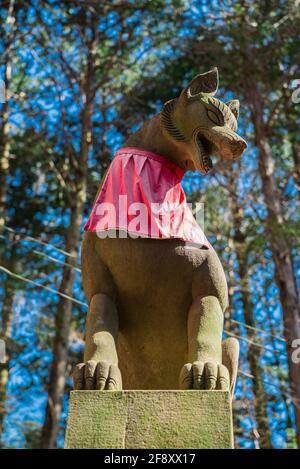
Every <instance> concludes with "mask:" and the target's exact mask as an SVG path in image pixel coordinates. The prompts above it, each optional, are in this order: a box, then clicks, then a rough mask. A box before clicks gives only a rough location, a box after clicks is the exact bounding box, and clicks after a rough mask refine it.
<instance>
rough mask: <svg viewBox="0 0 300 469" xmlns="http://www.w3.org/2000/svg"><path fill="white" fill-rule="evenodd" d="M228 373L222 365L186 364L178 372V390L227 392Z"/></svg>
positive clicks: (228, 383) (198, 362)
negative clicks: (219, 390) (216, 390)
mask: <svg viewBox="0 0 300 469" xmlns="http://www.w3.org/2000/svg"><path fill="white" fill-rule="evenodd" d="M229 386H230V379H229V372H228V370H227V368H226V366H224V365H220V364H217V363H213V362H200V361H197V362H193V363H186V364H185V365H184V366H183V367H182V369H181V372H180V376H179V388H180V389H222V390H225V391H227V390H229Z"/></svg>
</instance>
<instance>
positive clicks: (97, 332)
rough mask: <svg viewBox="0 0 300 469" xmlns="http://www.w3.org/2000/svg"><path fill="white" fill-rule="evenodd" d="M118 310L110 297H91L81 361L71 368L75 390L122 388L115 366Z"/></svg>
mask: <svg viewBox="0 0 300 469" xmlns="http://www.w3.org/2000/svg"><path fill="white" fill-rule="evenodd" d="M118 330H119V321H118V312H117V309H116V306H115V304H114V302H113V301H112V300H111V299H110V297H109V296H107V295H104V294H96V295H94V296H93V297H92V299H91V302H90V306H89V312H88V316H87V324H86V344H85V352H84V363H79V364H78V365H77V366H76V368H75V371H74V375H73V379H74V388H75V389H99V390H104V389H106V390H121V389H122V378H121V373H120V370H119V368H118V355H117V348H116V342H117V335H118Z"/></svg>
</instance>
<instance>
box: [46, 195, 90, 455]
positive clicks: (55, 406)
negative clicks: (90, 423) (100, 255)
mask: <svg viewBox="0 0 300 469" xmlns="http://www.w3.org/2000/svg"><path fill="white" fill-rule="evenodd" d="M83 194H84V193H83V192H82V196H81V200H78V201H77V205H76V206H75V207H73V208H71V221H70V226H69V228H68V231H67V240H66V250H67V251H68V252H70V253H71V254H72V256H73V257H70V258H69V260H68V262H69V263H70V264H72V265H75V263H76V258H77V254H78V246H79V234H80V225H81V219H82V211H83V201H84V199H83ZM73 282H74V269H72V268H71V267H69V266H65V267H64V270H63V277H62V281H61V285H60V289H59V290H60V291H61V292H63V293H65V294H66V295H69V296H72V290H73ZM71 316H72V302H71V301H70V300H67V299H65V298H62V297H60V300H59V303H58V308H57V314H56V321H55V338H54V345H53V361H52V365H51V371H50V376H49V387H48V399H47V406H46V415H45V421H44V425H43V430H42V440H41V447H42V448H55V447H56V440H57V435H58V432H59V423H60V416H61V411H62V402H63V395H64V388H65V373H66V366H67V355H68V344H69V334H70V324H71Z"/></svg>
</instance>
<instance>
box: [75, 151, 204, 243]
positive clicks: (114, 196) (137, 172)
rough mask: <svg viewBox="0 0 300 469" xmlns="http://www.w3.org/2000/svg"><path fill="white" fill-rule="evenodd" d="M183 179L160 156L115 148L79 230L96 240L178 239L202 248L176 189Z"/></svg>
mask: <svg viewBox="0 0 300 469" xmlns="http://www.w3.org/2000/svg"><path fill="white" fill-rule="evenodd" d="M183 174H184V171H183V170H182V169H181V168H180V167H179V166H177V165H176V164H175V163H173V162H171V161H169V160H167V159H165V158H163V157H162V156H160V155H157V154H155V153H151V152H149V151H145V150H140V149H138V148H129V147H128V148H120V150H118V151H117V153H116V155H115V157H114V158H113V160H112V163H111V165H110V167H109V169H108V171H107V173H106V176H105V180H104V182H103V186H102V188H101V191H100V193H99V195H98V197H97V200H96V202H95V205H94V207H93V209H92V212H91V215H90V217H89V219H88V221H87V223H86V224H85V227H84V229H85V230H86V231H96V232H97V234H98V236H99V237H102V238H103V237H109V236H110V237H125V236H127V235H129V236H130V237H138V236H140V237H143V238H155V239H172V238H178V239H181V240H182V241H185V242H187V243H192V244H196V245H198V246H201V247H203V248H208V241H207V239H206V237H205V235H204V233H203V231H202V230H201V228H200V226H199V225H198V224H197V222H196V220H195V218H194V216H193V214H192V211H191V209H190V207H189V206H188V204H187V201H186V196H185V193H184V191H183V189H182V187H181V184H180V182H181V179H182V177H183ZM120 232H121V233H122V234H121V233H120Z"/></svg>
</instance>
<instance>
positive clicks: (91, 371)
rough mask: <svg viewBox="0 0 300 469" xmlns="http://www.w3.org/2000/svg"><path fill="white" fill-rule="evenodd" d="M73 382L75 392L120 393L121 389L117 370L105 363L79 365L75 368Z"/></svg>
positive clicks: (119, 373) (91, 361)
mask: <svg viewBox="0 0 300 469" xmlns="http://www.w3.org/2000/svg"><path fill="white" fill-rule="evenodd" d="M73 381H74V389H76V390H83V389H97V390H104V389H105V390H108V391H120V390H121V389H122V376H121V372H120V370H119V368H118V367H117V366H116V365H110V364H109V363H108V362H106V361H100V362H96V361H95V360H89V361H87V362H86V363H79V364H78V365H76V367H75V370H74V373H73Z"/></svg>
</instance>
